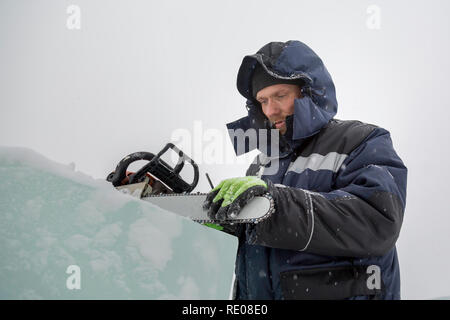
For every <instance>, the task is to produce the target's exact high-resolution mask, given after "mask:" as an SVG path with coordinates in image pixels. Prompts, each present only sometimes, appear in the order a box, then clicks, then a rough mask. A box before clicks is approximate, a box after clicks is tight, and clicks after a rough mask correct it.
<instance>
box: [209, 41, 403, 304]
mask: <svg viewBox="0 0 450 320" xmlns="http://www.w3.org/2000/svg"><path fill="white" fill-rule="evenodd" d="M237 87H238V90H239V92H240V93H241V94H242V95H243V96H244V97H245V98H247V111H248V116H246V117H244V118H241V119H239V120H237V121H235V122H232V123H229V124H228V125H227V126H228V128H229V129H230V130H237V129H242V130H244V131H245V130H249V129H256V130H258V129H268V128H275V129H278V130H279V134H280V141H279V143H278V144H274V143H273V141H271V140H267V141H269V144H270V145H269V146H264V145H263V141H262V140H261V141H260V139H259V138H258V141H257V144H256V146H257V147H258V149H259V150H260V151H262V152H261V153H260V154H259V155H258V157H257V158H256V159H255V161H254V163H253V164H252V165H251V166H250V167H249V169H248V170H247V174H246V177H238V178H232V179H227V180H224V181H222V182H221V183H220V184H219V185H218V186H217V187H216V188H214V189H213V190H212V191H211V192H210V193H209V195H208V197H207V200H206V201H205V204H204V208H205V210H208V215H209V216H211V217H215V218H218V219H226V218H227V217H229V216H231V215H237V214H239V211H240V209H241V208H242V207H243V206H245V204H246V203H247V202H248V200H249V199H251V198H252V197H254V196H256V195H261V194H263V193H266V192H268V193H270V194H271V195H272V197H273V199H274V201H275V212H274V213H273V214H272V215H271V216H270V217H269V218H267V219H265V220H263V221H261V222H259V223H258V224H242V225H229V224H226V223H223V224H221V226H222V228H223V231H225V232H228V233H230V234H233V235H236V236H237V237H238V238H239V247H238V253H237V257H236V270H235V275H236V281H235V285H234V294H233V296H234V298H235V299H400V275H399V264H398V258H397V251H396V248H395V243H396V240H397V238H398V236H399V232H400V228H401V225H402V221H403V212H404V208H405V201H406V178H407V168H406V167H405V166H404V164H403V162H402V160H401V159H400V158H399V157H398V155H397V154H396V152H395V151H394V149H393V146H392V141H391V139H390V134H389V132H388V131H386V130H385V129H383V128H380V127H378V126H375V125H371V124H366V123H362V122H360V121H342V120H337V119H334V118H333V117H334V115H335V114H336V112H337V101H336V95H335V88H334V84H333V81H332V79H331V76H330V75H329V73H328V71H327V69H326V68H325V66H324V65H323V62H322V60H321V59H320V58H319V57H318V56H317V55H316V54H315V53H314V52H313V51H312V50H311V49H310V48H309V47H308V46H306V45H305V44H303V43H301V42H299V41H288V42H286V43H281V42H271V43H269V44H267V45H265V46H264V47H262V48H261V49H260V50H259V51H258V52H257V53H256V54H254V55H250V56H246V57H244V59H243V62H242V65H241V67H240V69H239V73H238V78H237ZM258 137H259V136H258ZM270 141H271V142H270ZM239 142H240V143H242V141H235V140H234V138H233V143H234V145H235V150H236V152H237V154H238V155H239V154H241V153H243V152H248V151H250V149H251V147H250V146H249V144H245V143H244V144H245V145H246V146H247V148H246V149H245V150H243V151H242V150H240V151H239V150H238V148H237V145H238V143H239ZM241 145H242V144H241ZM274 148H277V150H275V149H274ZM275 151H277V152H275ZM274 164H276V166H275V168H277V170H275V172H270V174H265V173H266V171H267V170H268V168H269V167H270V166H273V165H274Z"/></svg>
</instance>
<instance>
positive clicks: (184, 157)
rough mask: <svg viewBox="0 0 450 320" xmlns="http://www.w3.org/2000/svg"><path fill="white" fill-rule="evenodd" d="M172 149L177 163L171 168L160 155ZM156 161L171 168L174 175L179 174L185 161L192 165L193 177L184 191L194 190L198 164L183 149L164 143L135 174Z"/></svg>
mask: <svg viewBox="0 0 450 320" xmlns="http://www.w3.org/2000/svg"><path fill="white" fill-rule="evenodd" d="M169 149H172V150H173V151H175V152H176V153H177V154H178V157H179V158H178V163H177V165H176V166H175V168H172V167H171V166H169V165H168V164H167V163H166V162H164V161H163V160H162V159H160V157H161V156H162V155H163V154H164V153H165V152H167V150H169ZM156 161H160V162H162V163H163V164H164V165H165V166H166V167H168V168H170V169H173V171H174V173H175V174H176V175H179V173H180V171H181V169H183V167H184V163H185V162H189V163H190V164H191V165H192V168H193V169H194V179H193V181H192V183H190V184H188V183H186V184H187V186H186V187H185V189H187V190H186V192H191V191H192V190H194V188H195V187H196V186H197V183H198V178H199V170H198V166H197V164H196V163H195V162H194V160H192V159H191V158H190V157H188V156H187V155H186V154H185V153H184V152H183V151H181V150H180V149H179V148H178V147H177V146H175V145H174V144H173V143H171V142H169V143H167V144H166V146H165V147H164V148H163V149H162V150H161V151H160V152H158V154H157V155H156V156H155V157H154V158H153V159H152V160H151V161H150V163H148V164H147V165H145V166H144V167H142V168H141V169H140V170H139V171H138V172H136V176H138V175H139V174H141V171H146V170H147V168H151V167H152V165H153V163H154V162H156Z"/></svg>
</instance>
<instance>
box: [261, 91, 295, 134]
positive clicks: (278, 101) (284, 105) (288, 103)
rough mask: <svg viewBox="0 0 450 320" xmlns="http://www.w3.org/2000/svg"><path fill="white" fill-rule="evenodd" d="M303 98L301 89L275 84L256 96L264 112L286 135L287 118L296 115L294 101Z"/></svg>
mask: <svg viewBox="0 0 450 320" xmlns="http://www.w3.org/2000/svg"><path fill="white" fill-rule="evenodd" d="M301 97H302V94H301V91H300V87H299V86H297V85H294V84H275V85H273V86H269V87H265V88H264V89H261V90H260V91H258V93H257V94H256V100H258V102H259V103H260V104H261V108H262V112H263V113H264V114H265V115H266V117H267V118H268V119H269V121H270V122H271V123H272V124H275V127H276V128H277V129H279V130H280V133H281V134H285V133H286V122H285V120H286V117H287V116H289V115H291V114H294V100H295V99H298V98H301Z"/></svg>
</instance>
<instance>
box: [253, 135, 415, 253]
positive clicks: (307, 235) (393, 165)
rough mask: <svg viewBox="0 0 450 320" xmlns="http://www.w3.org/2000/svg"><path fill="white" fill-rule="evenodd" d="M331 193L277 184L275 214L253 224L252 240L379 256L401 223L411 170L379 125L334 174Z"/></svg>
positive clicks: (393, 239)
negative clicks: (408, 173)
mask: <svg viewBox="0 0 450 320" xmlns="http://www.w3.org/2000/svg"><path fill="white" fill-rule="evenodd" d="M334 179H335V180H334V187H333V190H332V191H330V192H311V191H308V190H304V189H299V188H292V187H285V186H282V185H274V184H272V183H271V182H270V181H267V182H268V187H269V191H270V192H271V193H272V195H273V196H274V199H275V208H276V211H275V213H274V214H273V215H272V216H271V217H270V218H268V219H267V220H264V221H261V222H260V223H258V224H256V225H253V226H250V228H249V229H250V230H248V232H249V236H248V242H249V243H250V244H259V245H264V246H268V247H274V248H281V249H290V250H299V251H306V252H311V253H316V254H323V255H332V256H351V257H367V256H381V255H384V254H385V253H387V252H388V251H389V250H390V249H392V248H393V247H394V245H395V242H396V240H397V238H398V236H399V232H400V228H401V225H402V221H403V212H404V208H405V201H406V179H407V168H406V167H405V166H404V164H403V162H402V161H401V159H400V158H399V157H398V155H397V154H396V152H395V151H394V148H393V146H392V141H391V138H390V134H389V132H388V131H386V130H385V129H382V128H379V127H377V128H376V129H374V130H373V131H372V132H371V133H370V134H369V136H368V137H367V138H366V139H365V140H364V141H363V142H362V143H361V144H360V145H359V146H358V147H357V148H356V149H354V150H353V151H352V152H351V153H350V154H349V155H348V157H347V158H346V159H345V161H344V162H343V164H342V166H341V167H340V169H339V170H338V171H337V172H336V173H335V178H334Z"/></svg>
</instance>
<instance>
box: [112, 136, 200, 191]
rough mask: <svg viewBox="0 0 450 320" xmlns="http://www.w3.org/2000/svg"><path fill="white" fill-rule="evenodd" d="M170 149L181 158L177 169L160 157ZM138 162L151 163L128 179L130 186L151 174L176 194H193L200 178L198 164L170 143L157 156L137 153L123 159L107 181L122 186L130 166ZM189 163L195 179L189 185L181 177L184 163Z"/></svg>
mask: <svg viewBox="0 0 450 320" xmlns="http://www.w3.org/2000/svg"><path fill="white" fill-rule="evenodd" d="M169 149H172V150H174V151H175V152H176V153H177V154H178V156H179V158H178V163H177V165H176V166H175V168H172V167H171V166H170V165H169V164H167V163H166V162H165V161H163V160H162V159H160V157H161V156H162V155H163V154H164V153H165V152H166V151H167V150H169ZM138 160H147V161H149V162H148V163H147V164H146V165H145V166H143V167H142V168H141V169H139V170H138V171H137V172H135V173H133V174H132V175H130V176H129V177H128V184H133V183H137V182H141V179H142V177H145V175H146V174H147V172H148V173H150V174H151V175H153V176H155V177H156V178H157V179H160V180H162V181H163V182H164V183H165V184H167V186H168V187H169V188H171V189H172V190H173V191H174V192H175V193H182V192H191V191H192V190H194V188H195V187H196V186H197V183H198V178H199V170H198V166H197V164H196V163H195V162H194V160H192V159H191V158H189V157H188V156H187V155H186V154H184V152H183V151H181V150H180V149H178V148H177V147H176V146H175V145H174V144H173V143H168V144H167V145H166V146H165V147H164V148H163V149H162V150H161V151H160V152H159V153H158V154H157V155H154V154H153V153H150V152H144V151H142V152H135V153H132V154H129V155H127V156H126V157H125V158H123V159H122V160H121V161H120V162H119V164H118V165H117V167H116V170H115V171H114V172H112V173H110V174H109V175H108V177H107V178H106V180H108V181H109V182H111V183H112V184H113V186H114V187H118V186H120V185H121V183H122V181H123V179H125V177H126V176H127V175H126V174H127V169H128V166H129V165H130V164H131V163H133V162H135V161H138ZM185 162H189V163H190V164H191V165H192V167H193V169H194V179H193V181H192V183H190V184H189V183H187V182H186V181H184V180H183V179H182V178H181V176H180V175H179V173H180V171H181V169H183V167H184V163H185Z"/></svg>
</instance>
